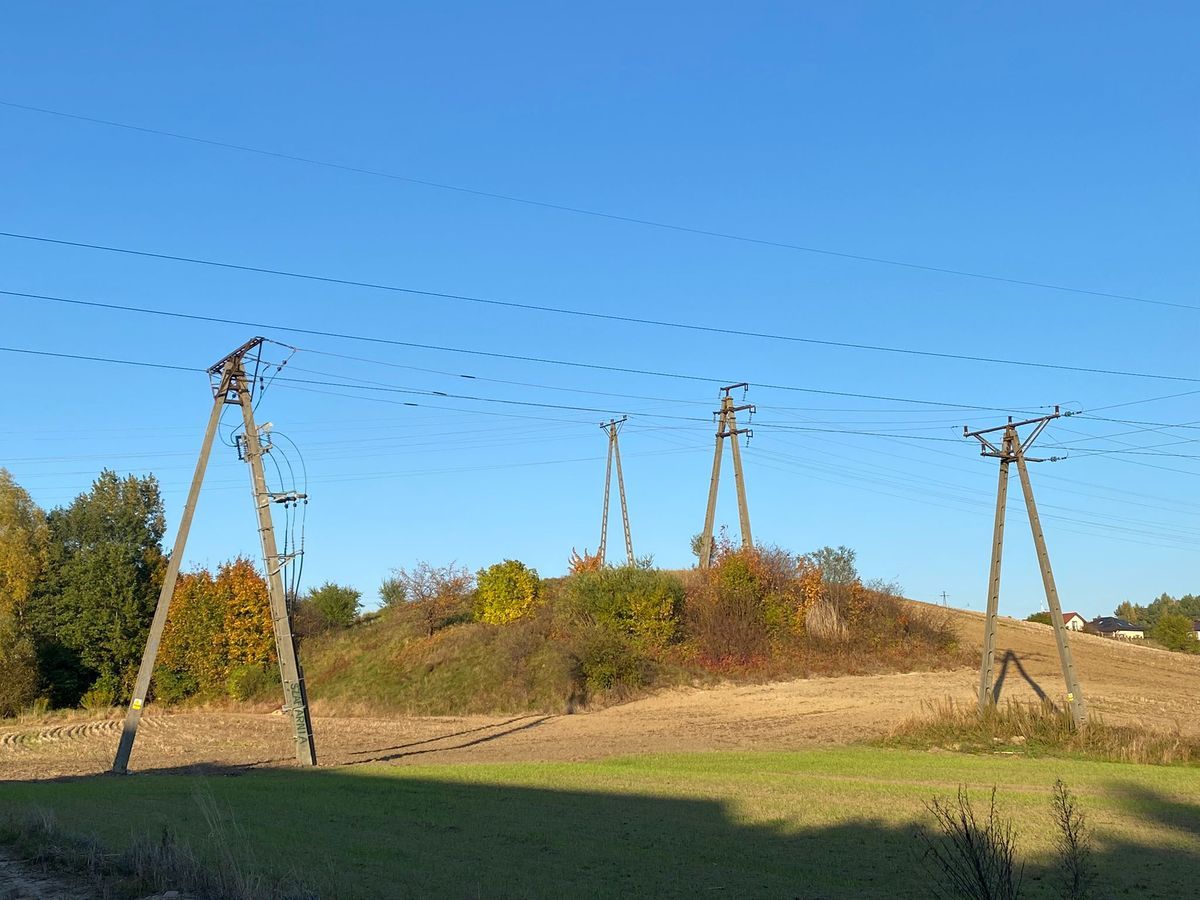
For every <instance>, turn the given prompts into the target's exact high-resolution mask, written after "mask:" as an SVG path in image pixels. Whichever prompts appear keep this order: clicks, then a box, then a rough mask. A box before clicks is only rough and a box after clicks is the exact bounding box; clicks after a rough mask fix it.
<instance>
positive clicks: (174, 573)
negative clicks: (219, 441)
mask: <svg viewBox="0 0 1200 900" xmlns="http://www.w3.org/2000/svg"><path fill="white" fill-rule="evenodd" d="M264 341H265V338H261V337H257V338H254V339H253V340H251V341H247V342H246V343H245V344H243V345H242V346H241V347H238V349H236V350H234V351H233V352H232V353H230V354H229V355H228V356H226V357H225V358H224V359H222V360H220V361H219V362H217V363H216V364H215V365H214V366H212V368H210V369H209V370H208V373H209V376H210V377H211V378H212V380H213V407H212V412H211V414H210V415H209V417H208V428H207V429H206V430H205V432H204V441H203V443H202V444H201V445H200V458H199V459H198V460H197V461H196V471H195V474H193V476H192V486H191V489H190V490H189V491H188V497H187V502H186V504H185V505H184V508H183V518H182V519H180V522H179V531H178V533H177V534H176V535H175V546H174V549H172V551H171V558H170V560H169V562H168V564H167V572H166V576H165V577H164V578H163V586H162V590H161V592H160V593H159V595H158V607H157V608H156V609H155V611H154V620H153V621H152V622H151V624H150V635H149V637H148V638H147V639H146V649H145V651H144V652H143V653H142V664H141V667H140V668H139V669H138V675H137V681H136V682H135V683H134V688H133V698H132V700H131V701H130V703H129V710H128V712H127V713H126V714H125V727H124V728H123V729H122V731H121V741H120V744H119V745H118V746H117V755H116V758H115V759H114V760H113V767H112V770H113V772H116V773H119V774H124V773H126V772H128V771H129V754H130V753H131V752H132V750H133V741H134V738H136V737H137V726H138V720H139V719H140V718H141V715H142V708H143V706H144V705H145V703H146V695H147V694H148V693H149V691H150V678H151V675H153V673H154V660H155V658H156V657H157V656H158V647H159V644H160V643H161V642H162V635H163V628H164V627H165V626H166V624H167V612H168V611H169V609H170V606H171V598H172V596H173V595H174V593H175V583H176V580H177V579H178V577H179V566H180V564H181V563H182V561H183V551H184V548H185V546H186V545H187V538H188V532H189V531H190V530H191V527H192V516H193V515H194V514H195V512H196V501H197V499H198V498H199V496H200V486H201V485H202V484H203V483H204V473H205V470H206V469H207V468H208V458H209V456H210V455H211V452H212V445H213V438H214V437H216V433H217V426H218V424H219V423H220V420H221V412H222V410H223V409H224V408H225V407H226V406H240V407H241V410H242V421H243V423H244V425H245V430H246V433H245V437H244V442H245V443H244V449H243V457H244V459H245V461H246V462H247V463H248V464H249V466H250V483H251V487H252V489H253V492H254V506H255V511H256V513H257V516H258V532H259V536H260V538H261V540H262V549H263V565H264V566H265V568H266V573H267V593H268V596H269V599H270V605H271V622H272V625H273V626H274V631H275V650H276V653H277V654H278V657H279V673H280V676H281V680H282V682H283V703H284V709H285V711H286V712H287V713H288V715H289V718H290V720H291V723H292V730H293V733H294V737H295V741H296V760H297V761H298V762H299V763H300V764H301V765H306V766H313V765H316V762H317V754H316V749H315V747H314V745H313V735H312V720H311V718H310V716H309V713H308V694H307V691H306V690H305V687H304V673H303V671H302V669H301V668H300V661H299V659H298V658H297V656H296V642H295V640H294V638H293V636H292V626H291V617H290V615H289V611H288V599H287V596H286V595H285V593H284V587H283V574H282V569H283V567H284V566H285V565H286V564H287V563H288V561H289V560H287V559H283V558H282V557H281V556H280V555H279V551H278V548H277V547H276V544H275V529H274V527H273V525H272V522H271V503H272V502H277V501H278V502H282V500H284V499H289V500H290V499H293V497H291V496H287V497H282V498H281V497H280V496H278V495H274V494H272V493H271V492H270V491H268V490H267V480H266V473H265V472H264V471H263V456H264V455H265V454H266V453H269V452H270V446H269V444H268V445H265V446H264V444H263V442H262V439H261V438H260V437H259V429H258V426H257V425H256V424H255V421H254V386H255V383H256V381H257V375H258V368H259V366H260V365H261V361H262V345H263V343H264ZM248 369H251V370H252V371H248Z"/></svg>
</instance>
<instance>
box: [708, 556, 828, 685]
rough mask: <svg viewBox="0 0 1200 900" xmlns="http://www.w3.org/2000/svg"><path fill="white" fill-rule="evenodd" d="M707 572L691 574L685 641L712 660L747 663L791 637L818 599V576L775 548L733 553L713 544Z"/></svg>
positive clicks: (796, 558) (802, 560) (803, 561)
mask: <svg viewBox="0 0 1200 900" xmlns="http://www.w3.org/2000/svg"><path fill="white" fill-rule="evenodd" d="M717 549H718V554H717V558H716V560H715V562H714V564H713V565H712V566H710V567H709V568H708V569H704V570H701V571H698V572H696V573H694V575H693V578H692V583H691V584H690V585H689V591H688V596H687V604H686V614H687V625H688V633H689V636H690V637H691V638H692V639H693V640H694V641H695V642H696V644H697V645H698V647H699V649H700V651H701V653H702V654H704V655H705V656H707V657H708V658H709V659H712V660H734V661H747V660H750V659H753V658H755V657H759V656H762V655H764V654H766V653H767V652H768V651H769V649H770V648H771V646H772V644H773V643H778V642H780V641H786V640H788V639H789V638H792V637H795V636H796V635H797V634H799V633H800V632H801V631H802V629H803V627H804V620H805V618H806V616H807V614H808V610H809V608H810V607H811V606H812V604H813V603H815V602H816V601H817V599H818V598H819V596H820V572H819V570H818V569H817V568H816V567H815V566H814V565H813V564H812V563H811V562H810V561H809V560H808V559H806V558H805V557H799V556H795V555H793V554H791V553H788V552H786V551H784V550H781V549H779V548H775V547H767V548H763V547H749V548H743V549H739V550H733V549H731V548H729V547H728V546H727V545H724V544H721V543H718V547H717Z"/></svg>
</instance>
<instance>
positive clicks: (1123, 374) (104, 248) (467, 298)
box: [0, 231, 1200, 384]
mask: <svg viewBox="0 0 1200 900" xmlns="http://www.w3.org/2000/svg"><path fill="white" fill-rule="evenodd" d="M0 237H6V238H10V239H13V240H22V241H34V242H37V243H43V244H53V245H56V246H62V247H74V248H78V249H84V250H97V251H100V252H103V253H118V254H123V255H126V256H134V257H139V258H143V259H157V260H164V261H167V262H178V263H186V264H188V265H196V266H207V267H210V268H217V269H226V270H232V271H235V272H252V273H255V274H258V275H270V276H274V277H280V278H293V279H299V280H301V281H313V282H318V283H321V284H335V285H339V286H341V287H356V288H365V289H367V290H375V291H386V292H389V293H396V294H406V295H409V296H414V297H426V298H430V299H436V300H453V301H461V302H464V303H475V304H481V305H484V306H492V307H498V308H503V309H520V310H524V311H526V312H538V313H551V314H554V315H563V316H575V317H578V318H584V319H598V320H603V321H609V322H621V323H624V324H627V325H646V326H651V327H655V328H671V329H676V330H682V331H691V332H701V333H705V334H720V335H726V336H732V337H745V338H755V339H760V340H770V341H782V342H784V343H794V344H807V345H812V346H819V347H832V348H835V349H840V350H862V351H868V352H872V353H888V354H894V355H902V356H914V357H922V358H926V359H945V360H954V361H957V362H974V363H986V364H990V365H1002V366H1017V367H1022V368H1033V369H1050V370H1054V371H1061V372H1080V373H1083V374H1086V375H1111V376H1115V377H1120V378H1148V379H1155V380H1159V381H1182V382H1189V383H1196V384H1200V378H1194V377H1188V376H1184V375H1167V374H1164V373H1157V372H1131V371H1126V370H1122V369H1105V368H1100V367H1096V366H1070V365H1066V364H1064V363H1048V362H1036V361H1033V360H1020V359H1004V358H1001V357H994V356H977V355H973V354H967V353H947V352H943V351H938V350H918V349H915V348H911V347H888V346H884V345H880V344H860V343H855V342H851V341H834V340H826V339H823V338H810V337H801V336H800V335H792V334H773V333H771V332H765V331H745V330H741V329H736V328H721V327H718V326H716V325H698V324H695V323H691V322H672V321H669V320H666V319H648V318H642V317H639V316H623V315H618V314H616V313H603V312H596V311H594V310H586V309H571V308H569V307H562V306H549V305H545V304H537V303H520V302H517V301H514V300H499V299H495V298H490V297H478V296H473V295H470V294H457V293H450V292H448V291H431V290H425V289H423V288H412V287H405V286H403V285H396V284H387V283H384V282H377V281H362V280H359V279H354V278H342V277H339V276H334V275H320V274H316V273H313V272H297V271H293V270H289V269H277V268H272V267H268V266H257V265H248V264H242V263H232V262H226V261H223V260H214V259H205V258H202V257H197V256H182V255H180V254H174V253H159V252H157V251H152V250H140V249H137V248H133V247H116V246H113V245H109V244H94V243H89V242H87V241H69V240H65V239H61V238H51V237H46V236H44V235H33V234H23V233H20V232H14V231H0Z"/></svg>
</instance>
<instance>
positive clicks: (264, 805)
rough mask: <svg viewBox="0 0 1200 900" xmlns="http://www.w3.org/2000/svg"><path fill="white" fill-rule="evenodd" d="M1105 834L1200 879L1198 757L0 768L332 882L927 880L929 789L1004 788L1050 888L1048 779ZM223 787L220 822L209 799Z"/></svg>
mask: <svg viewBox="0 0 1200 900" xmlns="http://www.w3.org/2000/svg"><path fill="white" fill-rule="evenodd" d="M1056 778H1062V779H1063V780H1064V781H1065V782H1066V783H1067V784H1068V786H1069V787H1070V788H1071V790H1073V791H1074V792H1075V793H1076V794H1077V796H1078V797H1079V800H1080V802H1081V805H1082V807H1083V809H1084V810H1085V812H1086V813H1087V815H1088V820H1089V823H1090V825H1091V826H1092V827H1093V829H1094V831H1095V836H1096V849H1097V853H1096V864H1097V867H1098V869H1099V872H1100V880H1099V885H1100V886H1101V888H1102V892H1103V894H1104V895H1105V896H1112V897H1122V896H1127V897H1191V896H1195V895H1196V893H1197V890H1198V887H1197V884H1198V880H1200V778H1198V777H1197V773H1196V770H1195V769H1190V768H1181V767H1164V766H1137V765H1131V764H1121V763H1104V762H1090V761H1083V760H1063V759H1029V758H1010V757H1002V756H989V757H981V756H966V755H956V754H947V753H929V752H919V751H909V750H892V749H881V748H869V747H853V748H841V749H829V750H813V751H806V752H796V753H707V754H689V755H671V756H645V757H629V758H618V759H612V760H607V761H602V762H580V763H521V764H470V765H454V766H420V767H417V766H412V767H386V766H359V767H352V768H351V767H348V768H338V769H319V770H315V771H300V770H275V771H249V772H244V773H242V774H229V775H216V774H214V775H206V776H197V775H189V774H140V775H134V776H131V777H125V778H114V777H93V778H81V779H74V780H64V781H56V782H9V783H0V816H3V815H4V814H16V815H20V814H21V811H22V810H26V809H29V808H33V807H37V808H41V809H48V810H51V811H52V812H53V813H54V815H55V816H56V817H57V820H58V822H59V824H60V825H61V826H62V827H63V828H64V829H66V830H70V831H74V832H78V833H83V834H89V835H94V836H96V837H98V838H99V839H100V840H101V841H102V842H103V843H105V844H106V845H108V846H110V847H113V848H123V847H125V846H127V845H128V844H129V843H130V841H131V840H132V837H133V835H134V834H136V833H140V834H147V833H149V834H152V835H153V834H159V833H161V831H162V829H163V828H170V829H172V830H173V831H174V832H175V834H176V835H177V836H178V838H179V839H180V840H181V841H182V842H184V843H186V844H188V845H190V846H191V847H192V848H193V849H195V850H196V851H197V852H198V853H200V854H201V856H205V855H207V856H208V857H209V858H210V859H212V860H214V861H216V860H217V859H218V858H219V857H220V855H221V854H222V852H223V850H222V848H223V847H224V848H227V849H229V850H231V851H232V852H233V853H234V854H235V855H237V856H238V857H239V858H240V859H241V860H242V864H243V865H245V864H249V865H251V866H254V867H257V868H258V869H261V870H265V871H270V872H274V873H277V874H291V875H294V876H296V877H297V878H298V879H299V881H300V882H302V883H304V884H307V885H309V886H310V887H311V888H313V889H315V890H316V891H318V892H319V893H320V895H321V896H322V897H330V898H333V897H347V898H352V897H464V898H466V897H632V896H655V897H706V896H712V897H722V898H727V897H889V898H899V897H927V896H930V894H931V891H930V887H929V883H928V880H927V877H928V876H927V874H926V873H925V871H924V870H923V868H922V866H921V864H920V862H919V860H918V858H917V855H916V847H917V844H916V842H915V841H914V840H913V832H914V828H915V827H916V826H917V825H918V824H919V823H921V822H924V821H926V814H925V811H924V803H925V802H926V801H928V800H929V799H930V798H931V797H933V796H934V795H942V796H946V795H949V794H952V793H953V792H954V791H955V790H956V788H957V786H958V785H959V784H965V785H967V787H968V788H969V790H970V791H971V793H972V796H974V797H976V798H977V799H978V801H979V804H980V805H983V804H984V803H985V802H986V795H987V792H988V791H989V790H990V788H991V786H992V785H996V786H997V787H998V795H997V797H998V804H999V806H1000V808H1001V810H1002V811H1003V812H1004V813H1005V814H1006V815H1009V816H1011V817H1012V818H1013V819H1014V820H1015V823H1016V826H1017V829H1018V832H1019V847H1020V852H1021V856H1022V858H1023V859H1024V860H1026V862H1027V868H1026V886H1027V889H1028V890H1027V893H1026V894H1025V895H1026V896H1029V897H1054V896H1057V886H1056V884H1055V883H1054V877H1055V875H1054V872H1053V868H1052V859H1051V857H1052V846H1053V840H1054V831H1053V827H1052V823H1051V819H1050V796H1051V789H1052V787H1053V784H1054V780H1055V779H1056ZM209 801H215V804H216V807H217V809H218V810H219V811H220V815H221V817H222V819H223V823H222V824H221V827H220V831H221V833H220V834H217V835H213V834H212V833H210V828H209V826H208V825H207V824H206V820H205V816H204V814H203V810H202V808H201V806H202V804H205V803H208V804H209V805H210V807H211V803H209Z"/></svg>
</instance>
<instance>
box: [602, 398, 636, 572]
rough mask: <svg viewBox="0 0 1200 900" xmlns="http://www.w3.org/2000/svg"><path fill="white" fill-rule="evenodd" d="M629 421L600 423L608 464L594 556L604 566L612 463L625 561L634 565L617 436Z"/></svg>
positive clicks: (625, 417) (624, 418)
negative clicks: (596, 548)
mask: <svg viewBox="0 0 1200 900" xmlns="http://www.w3.org/2000/svg"><path fill="white" fill-rule="evenodd" d="M628 421H629V416H622V417H621V418H619V419H612V420H610V421H608V422H601V423H600V427H601V428H603V429H604V431H605V432H606V433H607V434H608V463H607V465H606V466H605V469H604V512H603V514H602V515H601V517H600V549H599V550H597V551H596V555H597V556H598V557H599V558H600V564H601V565H604V555H605V552H606V551H607V548H608V498H609V496H610V495H611V494H612V470H613V461H614V460H615V461H616V464H617V493H618V494H619V495H620V498H621V524H622V525H624V527H625V559H626V561H627V562H628V563H629V565H631V566H632V565H634V564H635V561H634V558H633V537H632V536H631V535H630V532H629V507H628V506H626V504H625V476H624V475H623V474H622V473H621V444H620V442H619V441H618V440H617V434H618V433H619V432H620V430H621V426H622V425H624V424H625V423H626V422H628Z"/></svg>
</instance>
